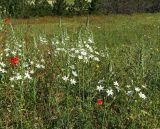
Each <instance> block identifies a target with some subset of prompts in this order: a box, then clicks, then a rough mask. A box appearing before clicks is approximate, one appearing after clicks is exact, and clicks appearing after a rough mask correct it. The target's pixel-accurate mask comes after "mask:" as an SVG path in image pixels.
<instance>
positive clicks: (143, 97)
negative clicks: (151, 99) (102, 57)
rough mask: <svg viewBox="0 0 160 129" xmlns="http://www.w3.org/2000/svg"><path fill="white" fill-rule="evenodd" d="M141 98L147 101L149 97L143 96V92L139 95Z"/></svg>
mask: <svg viewBox="0 0 160 129" xmlns="http://www.w3.org/2000/svg"><path fill="white" fill-rule="evenodd" d="M139 97H140V98H142V99H146V98H147V97H146V96H145V94H143V93H142V92H140V93H139Z"/></svg>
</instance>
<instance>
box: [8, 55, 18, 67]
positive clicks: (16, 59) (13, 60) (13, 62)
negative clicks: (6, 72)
mask: <svg viewBox="0 0 160 129" xmlns="http://www.w3.org/2000/svg"><path fill="white" fill-rule="evenodd" d="M18 60H19V59H18V57H11V58H10V59H9V62H10V63H11V64H12V65H16V64H18Z"/></svg>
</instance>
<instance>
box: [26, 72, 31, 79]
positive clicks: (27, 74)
mask: <svg viewBox="0 0 160 129" xmlns="http://www.w3.org/2000/svg"><path fill="white" fill-rule="evenodd" d="M24 78H25V79H26V78H27V79H32V77H31V76H30V74H29V72H26V73H25V76H24Z"/></svg>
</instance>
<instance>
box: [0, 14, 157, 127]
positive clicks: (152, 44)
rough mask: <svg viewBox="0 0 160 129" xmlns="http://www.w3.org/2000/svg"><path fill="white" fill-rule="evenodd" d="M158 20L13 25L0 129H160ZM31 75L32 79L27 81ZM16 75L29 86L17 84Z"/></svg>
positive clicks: (3, 38)
mask: <svg viewBox="0 0 160 129" xmlns="http://www.w3.org/2000/svg"><path fill="white" fill-rule="evenodd" d="M159 19H160V14H135V15H132V16H128V15H111V16H90V17H89V21H87V17H72V18H67V17H65V18H61V20H60V19H59V18H58V17H53V18H52V17H46V18H35V19H29V20H16V19H14V20H12V23H13V25H11V26H10V25H5V26H4V27H3V29H2V30H1V33H0V43H1V49H0V51H1V53H3V54H2V55H1V58H0V62H3V63H4V64H6V66H5V67H3V64H0V68H1V69H0V71H1V83H0V128H14V129H32V128H38V129H39V128H44V129H54V128H55V129H56V128H58V129H59V128H60V129H63V128H68V129H71V128H76V129H77V128H82V129H101V128H102V129H106V128H108V129H152V128H159V127H160V124H159V123H160V111H159V107H160V101H159V99H160V58H159V57H160V43H159V42H160V37H159V35H160V34H159V33H160V23H159ZM12 27H13V28H12ZM40 37H41V38H40ZM91 41H93V43H91ZM19 45H22V46H19ZM6 48H9V49H10V50H11V52H5V49H6ZM92 49H93V51H92ZM13 51H16V52H17V54H19V62H18V64H17V65H15V66H13V65H12V64H10V62H9V58H10V57H15V56H16V55H17V54H15V55H14V53H13ZM78 52H79V53H78ZM7 53H8V56H7ZM82 55H83V56H82ZM97 58H98V59H99V61H98V60H97ZM41 59H44V61H43V60H41ZM32 61H33V62H34V63H33V64H32ZM37 64H40V67H41V66H42V67H43V66H45V68H38V67H36V66H37ZM24 65H25V67H24ZM73 65H74V67H75V68H73ZM2 69H4V70H6V71H7V73H4V72H3V70H2ZM32 70H33V71H34V73H32V74H31V73H30V76H31V77H32V80H30V79H26V78H23V76H25V73H27V71H28V72H29V71H32ZM17 73H19V74H20V75H22V79H20V80H16V79H15V80H14V81H10V80H9V79H10V77H15V76H17ZM65 76H66V77H68V78H69V80H67V81H65V80H63V77H65ZM66 79H67V78H66ZM71 79H74V80H75V81H76V84H73V80H72V83H71V81H70V80H71ZM116 81H117V82H118V84H119V86H116V85H115V84H114V83H115V82H116ZM98 82H100V83H98ZM100 85H101V86H102V87H104V90H102V91H100V92H99V91H98V90H97V86H100ZM144 86H146V88H145V87H144ZM138 88H139V89H140V91H136V90H137V89H138ZM111 89H112V90H113V95H110V96H109V94H108V93H107V91H108V90H111ZM128 91H131V92H133V94H130V95H127V92H128ZM110 92H111V91H110ZM140 92H142V94H145V96H146V99H143V98H141V97H140V95H139V93H140ZM129 93H130V92H129ZM98 99H101V100H102V101H103V104H102V105H98V104H97V101H98Z"/></svg>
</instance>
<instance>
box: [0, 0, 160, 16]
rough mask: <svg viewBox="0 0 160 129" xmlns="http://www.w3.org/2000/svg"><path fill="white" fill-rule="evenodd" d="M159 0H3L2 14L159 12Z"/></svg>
mask: <svg viewBox="0 0 160 129" xmlns="http://www.w3.org/2000/svg"><path fill="white" fill-rule="evenodd" d="M49 3H50V4H49ZM159 11H160V2H159V0H52V1H50V2H48V0H14V1H11V0H1V1H0V12H1V15H2V16H7V17H21V18H28V17H34V16H53V15H67V16H73V15H88V14H113V13H114V14H117V13H125V14H132V13H136V12H150V13H153V12H159Z"/></svg>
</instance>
